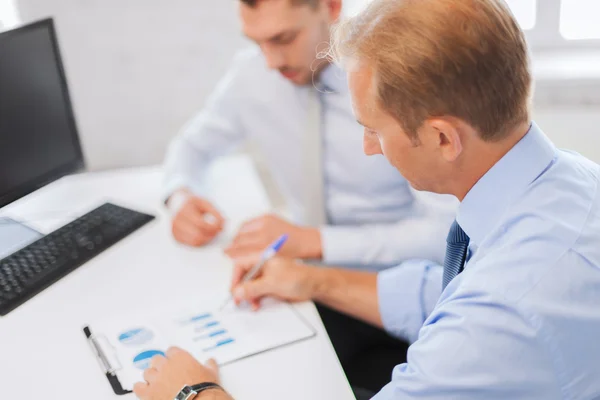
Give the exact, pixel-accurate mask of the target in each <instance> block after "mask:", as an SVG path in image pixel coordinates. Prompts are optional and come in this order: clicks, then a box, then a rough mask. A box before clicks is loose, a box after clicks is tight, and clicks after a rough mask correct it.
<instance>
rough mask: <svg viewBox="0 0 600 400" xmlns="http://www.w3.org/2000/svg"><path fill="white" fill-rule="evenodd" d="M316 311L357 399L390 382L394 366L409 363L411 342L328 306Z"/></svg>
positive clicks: (365, 396)
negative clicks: (407, 355)
mask: <svg viewBox="0 0 600 400" xmlns="http://www.w3.org/2000/svg"><path fill="white" fill-rule="evenodd" d="M317 309H318V310H319V314H320V315H321V319H322V320H323V324H324V325H325V328H326V329H327V333H328V334H329V338H330V339H331V342H332V343H333V347H334V349H335V352H336V353H337V356H338V358H339V360H340V363H341V364H342V368H343V369H344V372H345V373H346V377H347V378H348V381H349V382H350V385H351V386H352V387H353V388H356V390H355V393H356V394H357V398H358V399H363V398H364V399H368V398H369V397H368V396H369V393H371V394H375V393H377V392H379V390H381V388H383V387H384V386H385V385H386V384H388V383H389V382H390V380H391V377H392V370H393V369H394V367H395V366H396V365H398V364H402V363H404V362H406V351H407V350H408V343H406V342H404V341H402V340H399V339H396V338H394V337H392V336H390V335H389V334H387V333H386V332H385V331H383V330H381V329H379V328H376V327H374V326H372V325H369V324H367V323H364V322H362V321H359V320H357V319H354V318H352V317H349V316H347V315H344V314H341V313H339V312H337V311H334V310H332V309H330V308H328V307H325V306H322V305H317Z"/></svg>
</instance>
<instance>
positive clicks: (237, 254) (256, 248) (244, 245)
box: [225, 238, 267, 258]
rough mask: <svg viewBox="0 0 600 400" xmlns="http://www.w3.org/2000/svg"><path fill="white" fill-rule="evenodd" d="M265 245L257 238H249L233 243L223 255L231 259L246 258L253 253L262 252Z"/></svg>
mask: <svg viewBox="0 0 600 400" xmlns="http://www.w3.org/2000/svg"><path fill="white" fill-rule="evenodd" d="M266 246H267V243H266V242H264V241H262V240H260V239H259V238H251V239H248V240H244V241H243V242H239V241H238V242H234V243H232V244H231V245H230V246H229V247H228V248H226V249H225V254H227V255H228V256H229V257H231V258H241V257H248V256H249V255H252V254H254V253H258V252H261V251H263V250H264V249H265V248H266Z"/></svg>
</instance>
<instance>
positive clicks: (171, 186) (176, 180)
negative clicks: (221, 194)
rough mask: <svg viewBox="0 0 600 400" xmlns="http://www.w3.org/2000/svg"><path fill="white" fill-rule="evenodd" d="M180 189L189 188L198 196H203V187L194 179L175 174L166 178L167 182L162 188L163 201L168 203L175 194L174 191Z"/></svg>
mask: <svg viewBox="0 0 600 400" xmlns="http://www.w3.org/2000/svg"><path fill="white" fill-rule="evenodd" d="M180 189H188V190H190V191H191V192H192V193H194V194H195V195H197V196H203V193H202V190H201V188H200V187H199V186H198V184H197V183H195V182H194V181H193V180H192V179H189V178H186V177H184V176H182V175H174V176H169V177H167V178H166V182H165V184H164V186H163V190H162V200H163V203H165V204H167V201H168V200H169V198H170V197H171V196H172V195H173V193H175V192H177V191H178V190H180Z"/></svg>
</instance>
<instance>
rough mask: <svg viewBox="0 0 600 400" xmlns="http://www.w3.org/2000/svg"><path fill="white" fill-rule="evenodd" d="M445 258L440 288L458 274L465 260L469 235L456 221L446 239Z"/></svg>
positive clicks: (444, 286)
mask: <svg viewBox="0 0 600 400" xmlns="http://www.w3.org/2000/svg"><path fill="white" fill-rule="evenodd" d="M446 242H447V247H446V259H445V260H444V281H443V284H442V290H444V289H446V286H448V284H449V283H450V281H452V279H454V278H455V277H456V275H458V274H460V273H461V272H462V270H463V267H464V265H465V261H466V260H467V249H468V248H469V237H468V236H467V234H466V233H465V231H463V230H462V228H461V227H460V225H458V222H456V221H454V223H453V224H452V227H451V228H450V233H448V238H447V239H446Z"/></svg>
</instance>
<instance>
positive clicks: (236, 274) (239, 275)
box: [229, 265, 251, 291]
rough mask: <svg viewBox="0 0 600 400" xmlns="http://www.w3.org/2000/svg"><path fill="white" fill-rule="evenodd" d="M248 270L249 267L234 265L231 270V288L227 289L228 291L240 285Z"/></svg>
mask: <svg viewBox="0 0 600 400" xmlns="http://www.w3.org/2000/svg"><path fill="white" fill-rule="evenodd" d="M250 268H251V267H250V266H248V267H247V268H246V267H240V266H237V265H236V267H235V268H234V269H233V276H232V277H231V286H230V287H229V290H230V291H233V289H234V288H235V287H236V286H238V285H239V284H240V282H241V281H242V279H243V278H244V275H246V273H247V272H248V271H249V270H250Z"/></svg>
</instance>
